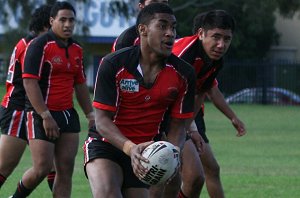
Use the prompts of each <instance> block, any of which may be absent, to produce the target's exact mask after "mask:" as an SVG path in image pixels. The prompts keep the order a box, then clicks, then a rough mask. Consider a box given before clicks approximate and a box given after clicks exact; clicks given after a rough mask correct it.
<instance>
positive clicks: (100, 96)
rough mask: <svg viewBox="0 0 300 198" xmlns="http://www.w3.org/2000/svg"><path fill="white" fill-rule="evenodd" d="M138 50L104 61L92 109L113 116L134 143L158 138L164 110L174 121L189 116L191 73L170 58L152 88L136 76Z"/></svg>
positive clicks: (190, 107) (119, 53)
mask: <svg viewBox="0 0 300 198" xmlns="http://www.w3.org/2000/svg"><path fill="white" fill-rule="evenodd" d="M139 57H140V48H139V46H132V47H129V48H123V49H121V50H118V51H116V52H114V53H111V54H109V55H107V56H106V57H104V58H103V59H102V60H101V62H100V66H99V69H98V74H97V81H96V87H95V93H94V94H95V96H94V102H93V106H94V107H95V108H98V109H102V110H107V111H112V112H115V117H114V120H113V121H114V123H115V124H116V125H117V127H118V128H119V129H120V131H121V132H122V133H123V135H125V136H126V137H127V138H129V139H130V140H131V141H133V142H135V143H141V142H145V141H150V140H152V138H153V137H154V136H155V135H156V134H158V132H159V126H160V123H161V121H162V120H163V116H164V114H165V113H166V111H167V110H169V111H170V115H171V117H174V118H183V119H185V118H191V117H192V116H193V110H194V109H193V107H194V93H195V72H194V70H193V68H192V67H191V66H190V65H189V64H188V63H186V62H185V61H183V60H181V59H179V58H178V57H176V56H175V55H173V54H172V55H171V56H170V57H169V58H168V60H167V62H166V65H165V67H164V68H162V70H161V71H160V73H159V74H158V75H157V77H156V80H155V82H154V83H153V84H145V83H144V81H143V76H142V74H141V73H140V72H139V70H140V69H141V68H140V65H139Z"/></svg>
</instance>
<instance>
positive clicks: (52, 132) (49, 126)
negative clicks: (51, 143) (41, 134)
mask: <svg viewBox="0 0 300 198" xmlns="http://www.w3.org/2000/svg"><path fill="white" fill-rule="evenodd" d="M43 126H44V129H45V133H46V136H47V137H48V138H49V139H50V140H55V139H57V138H59V136H60V132H59V128H58V125H57V123H56V121H55V120H54V119H53V117H52V116H48V117H46V118H44V119H43Z"/></svg>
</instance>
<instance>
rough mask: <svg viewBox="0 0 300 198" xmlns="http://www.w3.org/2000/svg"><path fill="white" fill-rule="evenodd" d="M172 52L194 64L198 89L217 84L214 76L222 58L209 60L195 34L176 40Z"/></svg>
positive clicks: (221, 62) (202, 89)
mask: <svg viewBox="0 0 300 198" xmlns="http://www.w3.org/2000/svg"><path fill="white" fill-rule="evenodd" d="M172 52H173V53H174V54H175V55H176V56H178V57H180V58H182V59H183V60H185V61H187V62H188V63H190V64H191V65H193V66H194V69H195V71H196V75H197V86H196V87H197V90H198V91H206V90H207V89H210V88H211V87H213V86H217V84H218V83H217V80H216V76H217V74H218V73H219V71H220V69H221V68H222V67H223V60H222V59H221V60H218V61H212V60H210V58H209V57H208V56H207V55H206V53H205V51H204V49H203V46H202V43H201V41H199V39H198V36H197V35H193V36H188V37H184V38H181V39H178V40H176V41H175V44H174V47H173V51H172Z"/></svg>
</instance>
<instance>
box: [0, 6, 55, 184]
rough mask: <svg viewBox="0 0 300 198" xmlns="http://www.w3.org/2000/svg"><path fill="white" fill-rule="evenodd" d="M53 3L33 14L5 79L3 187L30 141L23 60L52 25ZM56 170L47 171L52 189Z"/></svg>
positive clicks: (0, 118)
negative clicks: (26, 53)
mask: <svg viewBox="0 0 300 198" xmlns="http://www.w3.org/2000/svg"><path fill="white" fill-rule="evenodd" d="M50 10H51V7H50V6H48V5H43V6H41V7H39V8H37V9H36V10H35V11H34V13H33V14H32V16H31V20H30V24H29V31H30V33H29V34H28V35H27V37H25V38H22V39H21V40H20V41H19V42H18V43H17V45H16V46H15V48H14V51H13V53H12V55H11V59H10V64H9V68H8V73H7V80H6V94H5V95H4V97H3V100H2V103H1V108H0V126H1V132H2V135H1V138H0V188H1V186H2V185H3V183H4V182H5V180H6V178H8V177H9V175H10V174H11V173H12V172H13V170H14V169H15V168H16V166H17V165H18V163H19V161H20V159H21V157H22V155H23V153H24V150H25V148H26V144H27V133H26V126H25V111H24V108H25V90H24V87H23V80H22V65H21V64H22V62H23V59H24V53H25V49H26V46H27V44H28V43H29V41H30V40H32V39H33V38H35V37H36V36H39V35H42V34H44V33H46V32H47V31H48V29H49V28H50V23H49V18H50ZM54 176H55V172H51V173H50V174H48V184H49V187H50V189H52V185H53V181H54Z"/></svg>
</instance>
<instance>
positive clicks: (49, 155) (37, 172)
mask: <svg viewBox="0 0 300 198" xmlns="http://www.w3.org/2000/svg"><path fill="white" fill-rule="evenodd" d="M29 148H30V151H31V158H32V163H33V166H32V167H31V168H30V169H28V170H27V171H26V172H25V173H24V175H23V177H22V179H21V181H20V182H19V184H18V187H17V189H16V191H15V194H14V197H26V196H28V195H29V194H30V193H31V192H32V191H33V189H35V188H36V187H37V186H38V185H39V184H40V183H41V182H42V181H43V179H44V178H45V177H46V176H47V174H48V173H49V172H50V170H51V168H52V165H53V156H54V144H53V143H51V142H48V141H45V140H39V139H33V140H29Z"/></svg>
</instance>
